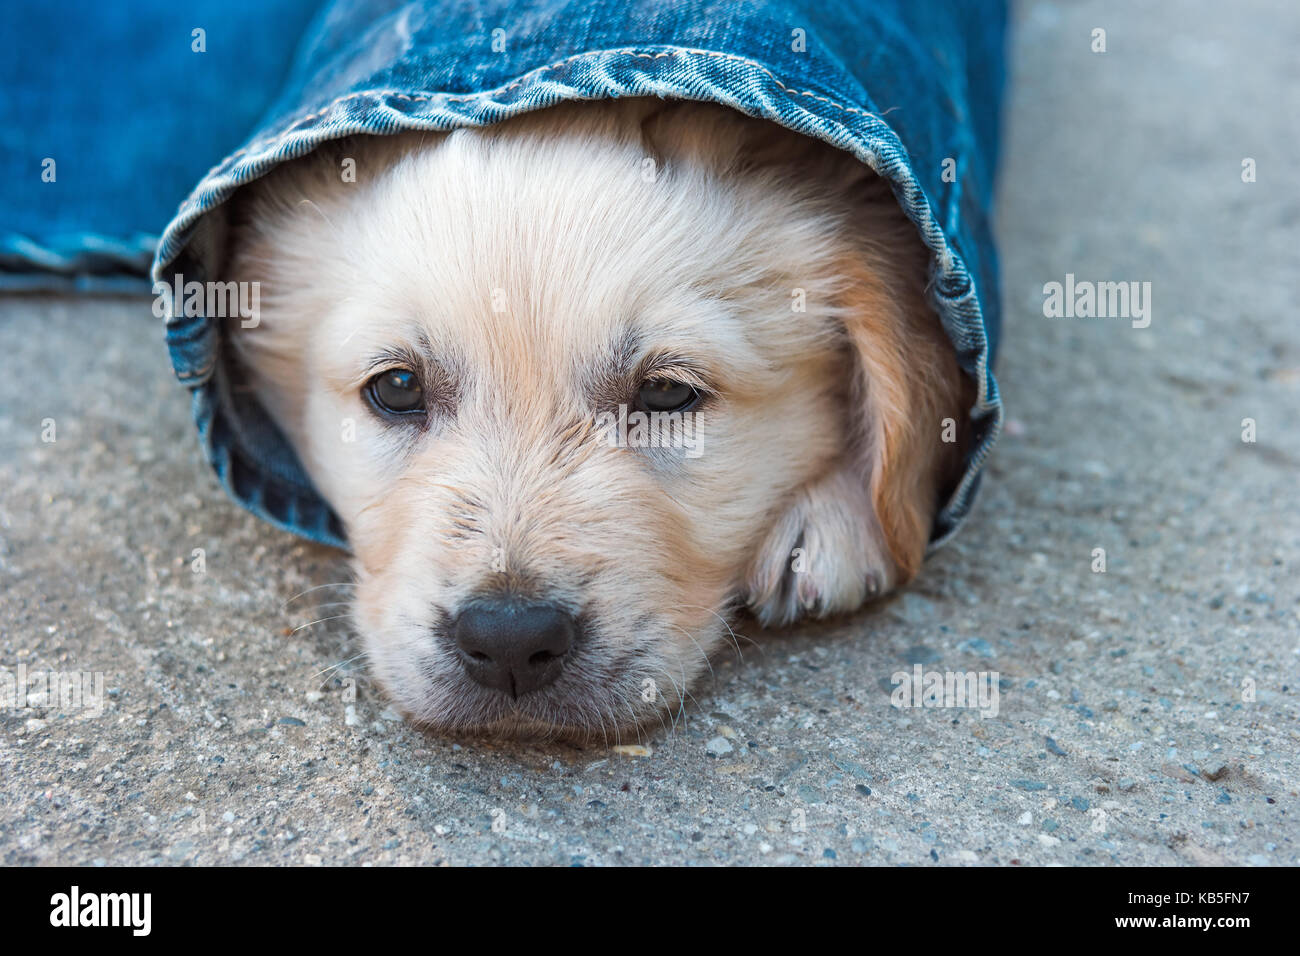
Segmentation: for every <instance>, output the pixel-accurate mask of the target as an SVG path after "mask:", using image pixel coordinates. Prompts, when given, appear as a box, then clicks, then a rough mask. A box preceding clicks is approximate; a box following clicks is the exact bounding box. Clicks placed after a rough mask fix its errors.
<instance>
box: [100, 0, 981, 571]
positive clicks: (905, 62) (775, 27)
mask: <svg viewBox="0 0 1300 956" xmlns="http://www.w3.org/2000/svg"><path fill="white" fill-rule="evenodd" d="M294 6H295V5H294V4H293V3H292V2H289V0H276V2H272V3H270V4H267V5H266V8H267V9H269V10H271V11H272V13H273V12H274V9H275V8H277V7H282V8H283V9H284V10H291V8H293V7H294ZM272 13H268V14H267V16H268V17H270V16H272ZM1005 20H1006V15H1005V9H1004V6H1003V2H1002V0H733V2H721V3H712V2H709V3H706V2H704V0H626V2H616V0H474V2H470V0H415V2H403V0H334V2H332V3H328V4H326V5H325V6H324V7H323V9H321V10H320V11H319V12H318V13H317V14H316V16H315V19H314V21H313V22H312V25H311V26H310V28H308V29H307V32H306V34H305V36H304V37H303V38H302V41H301V43H300V44H299V45H298V54H297V58H296V60H295V62H294V63H293V65H292V68H291V70H290V72H289V77H288V79H287V81H286V83H285V85H284V88H283V90H282V92H281V94H280V96H279V98H278V100H277V101H276V102H275V103H274V105H273V106H272V107H271V108H270V109H269V111H268V112H267V113H266V115H265V118H264V119H263V121H262V122H261V124H260V126H259V127H258V128H257V130H256V131H255V132H254V133H253V134H252V135H251V136H249V137H248V138H247V139H246V140H245V142H244V143H243V145H242V146H241V147H239V148H238V149H236V150H235V151H234V152H233V153H230V154H229V155H228V156H227V157H226V158H225V159H224V160H221V161H220V162H218V163H217V165H216V166H215V167H213V168H212V169H211V170H210V171H209V172H208V173H207V175H205V176H203V178H202V179H201V180H200V181H199V183H198V185H197V186H196V187H195V188H194V189H193V191H192V192H191V193H190V196H189V198H188V199H186V200H185V201H184V202H182V203H181V206H180V209H179V211H178V212H177V214H176V216H175V217H174V218H173V219H172V220H171V222H170V223H168V224H167V226H166V228H165V230H164V231H163V233H162V238H161V241H160V242H159V244H158V247H157V252H156V256H155V258H154V263H153V275H154V277H155V278H156V279H158V280H160V281H163V282H167V283H171V282H172V281H173V277H174V275H175V274H176V273H182V274H184V276H185V278H186V279H187V280H197V281H205V280H207V279H209V278H215V277H216V276H218V275H219V273H220V270H221V267H222V263H221V255H222V251H223V248H222V243H221V241H220V237H221V235H222V232H221V228H222V225H223V221H224V219H223V217H224V215H225V211H224V208H223V203H224V202H225V200H227V199H228V198H229V197H230V196H231V194H232V193H234V192H235V191H236V190H237V189H238V188H239V187H240V186H242V185H243V184H245V183H247V182H249V181H250V180H253V179H256V178H257V177H259V176H261V175H263V174H264V173H266V172H267V171H268V170H269V169H271V168H272V167H274V166H275V165H276V164H278V163H281V162H283V161H285V160H287V159H291V158H294V157H297V156H301V155H303V154H304V153H307V152H309V151H311V150H312V149H313V148H315V147H316V146H318V145H319V144H321V143H323V142H325V141H328V140H332V139H336V138H338V137H342V136H347V135H351V134H357V133H371V134H384V133H395V132H399V131H403V130H443V129H448V128H452V127H457V126H478V125H485V124H490V123H495V122H498V121H500V120H502V119H505V118H507V117H510V116H515V115H517V114H520V113H524V112H527V111H529V110H535V109H540V108H543V107H546V106H550V105H552V104H555V103H560V102H564V101H566V100H577V99H601V98H607V97H619V96H646V95H651V96H661V97H667V98H675V99H691V100H706V101H714V102H717V103H721V104H724V105H727V106H730V107H732V108H734V109H737V110H740V111H742V112H744V113H748V114H750V115H753V116H757V117H765V118H767V119H769V120H772V121H773V122H776V123H780V124H781V125H783V126H787V127H789V128H790V129H792V130H795V131H797V132H800V133H804V134H806V135H808V136H813V137H816V138H818V139H821V140H824V141H826V142H827V143H830V144H832V145H834V146H836V147H839V148H840V149H843V150H846V151H848V152H851V153H852V154H853V155H854V156H856V157H857V158H858V159H860V160H861V161H862V162H863V163H866V164H867V165H869V166H870V167H871V168H872V169H874V170H876V172H878V173H879V174H880V175H881V176H883V177H885V178H886V179H887V180H889V182H890V183H891V184H892V186H893V190H894V193H895V195H896V196H897V198H898V201H899V204H900V205H901V206H902V208H903V210H904V211H905V212H906V214H907V216H908V217H909V218H910V219H911V221H912V222H913V223H914V224H915V225H916V228H917V230H918V231H919V232H920V235H921V237H922V239H923V241H924V242H925V244H926V245H927V246H928V247H929V249H930V250H931V252H932V270H931V283H930V290H931V293H930V294H931V302H932V304H933V306H934V308H935V310H936V312H937V313H938V314H939V317H940V318H941V320H942V322H943V327H944V329H945V330H946V331H947V333H948V336H949V338H950V339H951V340H952V344H953V347H954V348H955V349H956V351H957V355H958V357H959V360H960V362H961V366H962V368H963V369H964V370H965V371H966V372H967V373H968V374H970V375H971V376H972V377H973V379H974V380H975V381H976V382H977V383H978V385H979V392H978V398H977V400H976V403H975V405H974V407H973V408H972V409H971V415H972V419H973V422H974V425H975V436H976V440H975V443H974V446H973V448H972V450H971V452H970V455H969V458H968V461H967V465H966V470H965V474H964V477H963V478H962V480H961V482H960V484H959V485H958V487H957V488H956V489H955V491H954V492H953V493H952V495H951V497H950V499H949V500H948V501H947V502H946V503H945V504H944V506H943V508H942V510H941V511H940V514H939V515H938V518H937V520H936V524H935V528H934V534H933V539H932V544H933V545H936V546H937V545H938V544H940V543H942V542H943V541H944V540H946V539H947V538H948V537H949V536H950V535H951V534H952V533H953V532H954V531H955V530H956V528H957V527H958V525H959V524H960V523H961V521H962V520H963V519H964V518H965V516H966V514H967V512H968V511H969V509H970V506H971V502H972V499H973V495H974V493H975V490H976V488H977V485H978V483H979V477H980V470H981V466H982V465H983V463H984V461H985V458H986V457H987V455H988V453H989V450H990V448H991V447H992V445H993V443H994V441H995V440H996V438H997V436H998V434H999V432H1000V430H1001V423H1002V404H1001V400H1000V398H999V396H998V389H997V383H996V381H995V380H994V377H993V373H992V364H993V357H994V353H995V350H996V346H997V337H998V330H999V326H1000V316H999V302H998V290H997V260H996V253H995V249H994V245H993V239H992V235H991V233H990V228H989V214H990V203H991V199H992V192H993V177H994V170H995V167H996V163H997V145H998V121H999V106H1000V98H1001V88H1002V83H1003V63H1004V51H1003V45H1004V32H1005ZM281 39H282V43H283V44H284V45H285V48H286V49H287V48H288V45H289V44H290V38H289V37H288V36H284V37H282V38H281ZM246 68H248V64H247V61H246V59H245V58H243V57H241V56H240V55H239V54H238V53H236V55H235V56H234V57H233V58H232V59H231V60H230V61H229V62H228V63H226V65H225V66H224V68H223V69H224V71H225V75H226V76H227V77H229V78H232V81H237V79H238V75H239V73H240V71H243V70H245V69H246ZM105 80H106V81H107V82H110V83H111V82H114V81H115V78H113V77H106V78H105ZM218 109H219V107H218ZM137 135H138V134H137ZM205 145H206V144H205ZM160 148H166V149H181V150H186V149H191V148H193V144H191V143H185V142H181V143H167V144H160ZM209 158H212V157H209ZM221 339H222V333H221V331H220V328H219V324H218V323H217V322H216V321H214V320H211V319H209V318H208V317H205V316H202V315H191V316H177V317H175V318H172V319H169V321H168V323H167V341H168V345H169V347H170V350H171V357H172V362H173V364H174V366H175V370H176V375H177V377H178V378H179V379H180V381H181V382H183V383H184V384H185V385H187V386H189V387H190V388H191V389H192V390H193V402H194V414H195V419H196V421H197V422H198V426H199V432H200V435H201V437H202V441H203V443H204V447H205V449H206V452H207V455H208V457H209V459H210V460H211V461H212V463H213V465H214V467H215V468H216V470H217V473H218V475H220V477H221V480H222V482H223V483H224V484H225V486H226V488H227V489H228V490H229V491H230V493H231V494H232V495H233V496H234V497H235V499H236V500H238V501H239V502H240V503H241V504H243V505H244V506H245V507H247V508H249V509H250V510H252V511H254V512H255V513H257V514H259V515H261V516H262V517H264V518H266V519H267V520H269V521H272V522H274V523H275V524H277V525H279V526H281V527H284V528H287V529H289V530H291V531H294V532H297V533H299V534H302V535H304V536H306V537H308V538H312V539H314V540H317V541H322V542H326V543H329V544H334V545H338V546H340V547H346V542H345V540H344V537H343V532H342V529H341V528H340V526H339V523H338V521H337V519H336V518H335V517H334V515H333V514H332V513H331V511H330V509H329V507H328V506H327V505H326V504H325V502H324V501H323V500H322V499H321V498H320V496H319V495H318V494H317V493H316V491H315V490H314V489H313V488H312V485H311V482H310V480H309V479H308V477H307V475H306V474H305V472H304V471H303V469H302V467H301V465H300V464H299V462H298V461H297V459H296V458H295V456H294V454H293V452H292V450H291V449H290V447H289V445H288V443H287V442H286V441H285V440H284V438H283V436H282V435H280V434H279V432H278V431H277V430H276V428H275V426H274V425H273V424H272V423H271V422H270V420H269V418H268V416H267V415H266V413H265V412H264V411H263V409H262V408H261V406H260V405H258V403H257V401H256V399H255V397H252V396H250V395H249V394H248V393H247V392H246V391H244V390H241V389H238V388H235V387H234V385H235V382H234V381H233V378H234V375H235V374H236V373H235V370H233V369H232V368H230V367H229V365H228V363H227V362H226V361H225V360H224V355H225V352H224V351H223V348H222V341H221Z"/></svg>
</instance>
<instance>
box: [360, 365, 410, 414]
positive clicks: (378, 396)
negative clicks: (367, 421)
mask: <svg viewBox="0 0 1300 956" xmlns="http://www.w3.org/2000/svg"><path fill="white" fill-rule="evenodd" d="M366 393H367V394H368V395H369V396H370V401H371V402H372V403H374V405H375V407H376V408H378V409H379V410H380V411H382V412H388V413H389V414H390V415H411V414H413V413H415V412H421V413H422V412H423V411H424V389H423V388H422V387H421V386H420V379H419V376H417V375H416V374H415V373H414V372H412V371H411V370H410V369H406V368H393V369H389V370H388V371H386V372H380V373H379V374H378V375H376V376H375V377H374V378H372V379H371V380H370V381H369V382H367V383H366Z"/></svg>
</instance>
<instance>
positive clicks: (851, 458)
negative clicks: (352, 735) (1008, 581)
mask: <svg viewBox="0 0 1300 956" xmlns="http://www.w3.org/2000/svg"><path fill="white" fill-rule="evenodd" d="M349 161H351V162H349ZM348 168H354V169H355V177H352V176H344V175H342V174H341V170H344V169H348ZM353 178H354V179H355V181H350V180H352V179H353ZM233 220H234V229H233V230H232V234H231V250H230V259H229V264H230V268H229V276H228V277H229V278H233V279H238V280H241V281H257V282H260V283H261V294H262V318H261V322H260V324H259V325H258V326H257V327H256V328H252V329H245V328H241V327H239V326H238V324H236V325H233V326H232V327H231V329H230V331H229V336H230V340H231V341H232V342H233V344H234V347H235V349H236V352H237V355H238V357H239V361H240V362H241V363H242V364H243V365H244V366H246V369H247V371H248V373H249V376H250V378H251V381H252V383H253V385H254V387H255V388H256V389H257V391H258V394H259V397H260V398H261V400H262V401H263V402H264V403H265V405H266V406H267V408H268V410H269V411H270V412H271V414H272V416H273V417H274V419H275V420H276V421H277V422H278V423H279V425H280V426H281V427H282V428H283V430H284V432H285V433H286V435H288V437H289V439H290V440H291V442H292V443H293V445H294V447H295V449H296V451H297V453H298V455H299V456H300V458H301V459H302V461H303V463H304V465H305V467H306V468H307V470H308V473H309V474H310V475H311V476H312V478H313V480H314V482H315V483H316V485H317V487H318V488H319V490H320V492H321V493H322V494H323V496H324V497H325V498H326V500H328V501H329V502H330V504H331V505H332V506H333V508H334V509H335V511H336V512H337V513H338V515H339V517H340V518H341V520H342V523H343V525H344V527H345V528H346V532H347V536H348V541H349V543H350V545H351V547H352V550H353V553H354V559H355V574H356V585H357V586H356V591H355V604H354V608H353V616H354V618H355V623H356V627H357V629H358V630H359V632H360V634H361V637H362V640H363V642H364V648H365V650H366V652H367V654H368V657H369V660H370V664H371V667H372V670H373V673H374V676H375V677H376V679H377V680H378V681H379V682H380V683H381V684H382V686H383V687H384V688H385V689H386V691H387V693H388V694H389V695H390V696H391V697H392V699H393V701H394V702H395V703H396V704H397V705H398V707H399V708H400V709H401V710H403V711H404V712H405V713H406V714H407V715H408V716H409V717H410V718H411V719H412V720H414V721H416V722H418V723H421V724H424V725H428V726H431V727H434V728H437V729H440V730H444V731H457V732H460V731H473V732H489V733H498V734H510V735H528V736H535V735H563V736H569V737H582V736H584V735H588V734H593V733H594V734H602V733H603V734H605V735H606V736H610V735H613V734H615V733H617V732H627V731H628V730H630V729H631V728H633V727H635V726H637V725H640V724H642V723H644V722H645V721H647V720H649V719H653V718H656V717H660V718H662V717H663V716H664V712H665V709H672V708H676V707H678V706H679V705H680V703H681V701H682V700H683V699H684V695H685V692H686V690H687V688H688V687H689V685H690V684H691V682H692V681H693V680H695V679H696V677H697V676H698V675H699V674H700V672H701V670H702V669H704V668H705V667H706V666H707V663H706V656H707V655H708V654H709V653H710V652H712V651H714V650H716V649H718V648H719V646H721V645H722V644H723V643H724V642H725V641H727V640H728V639H729V634H728V624H727V620H728V618H729V617H730V616H731V615H732V614H733V613H734V612H735V611H736V610H737V609H738V608H739V606H740V605H742V604H747V605H748V606H749V607H750V608H751V609H752V610H753V612H754V613H755V614H756V615H757V617H758V618H759V619H760V620H761V621H762V622H764V623H767V624H786V623H789V622H792V621H795V620H796V619H798V618H800V617H803V616H814V617H821V616H824V615H828V614H833V613H836V612H843V611H850V610H853V609H855V608H857V607H859V606H860V605H861V604H862V603H863V602H864V601H867V600H869V599H871V598H874V597H877V596H879V595H881V594H883V593H885V592H886V591H889V590H890V589H891V588H895V587H897V586H898V585H900V584H902V583H903V582H905V581H907V580H908V579H909V578H911V577H912V576H913V575H914V574H916V572H917V569H918V567H919V566H920V564H921V560H922V556H923V554H924V552H925V549H926V545H927V541H928V538H929V535H930V529H931V523H932V520H933V518H934V515H935V512H936V510H937V508H938V507H939V504H940V501H941V497H942V496H943V495H944V493H945V492H946V491H948V490H949V488H950V486H951V483H952V481H953V480H954V479H955V477H956V475H957V472H958V470H959V467H960V462H961V458H962V453H963V446H964V433H965V428H964V423H965V422H966V420H967V410H968V409H969V407H970V405H971V398H972V394H973V393H972V391H971V388H972V386H970V385H969V384H968V383H967V382H966V380H965V378H964V376H963V375H962V373H961V372H960V370H959V369H958V365H957V361H956V357H955V354H954V351H953V349H952V347H951V346H950V345H949V343H948V341H947V339H946V338H945V337H944V334H943V332H942V330H941V329H940V327H939V323H938V319H937V317H936V316H935V315H934V314H933V312H932V311H931V309H930V308H929V307H928V306H927V305H926V303H925V301H924V287H925V283H926V269H927V261H928V259H927V253H926V251H925V250H924V249H923V248H922V246H921V244H920V241H919V239H918V237H917V235H916V230H915V229H914V228H913V227H912V226H911V225H910V224H909V223H908V222H907V221H906V220H905V219H904V217H903V215H902V213H901V212H900V211H899V209H898V206H897V204H896V203H895V201H894V199H893V197H892V195H891V194H890V192H889V190H888V189H887V188H886V187H885V186H884V185H883V184H882V182H881V181H880V180H878V179H877V178H876V177H875V175H874V174H873V173H871V172H870V170H868V169H867V168H866V167H864V166H863V165H862V164H861V163H859V162H857V161H856V160H855V159H853V157H851V156H849V155H847V154H844V153H841V152H838V151H836V150H834V149H831V148H830V147H827V146H825V145H824V144H820V143H818V142H815V141H813V140H811V139H808V138H805V137H801V136H798V135H796V134H793V133H790V132H787V131H785V130H783V129H781V128H780V127H778V126H776V125H773V124H770V123H766V122H762V121H757V120H753V119H750V118H747V117H744V116H742V115H741V114H739V113H734V112H732V111H729V110H726V109H724V108H721V107H717V106H712V105H702V104H691V103H666V102H663V101H658V100H628V101H620V102H608V103H601V104H597V103H581V104H570V105H566V106H563V107H557V108H553V109H550V110H545V111H541V112H538V113H533V114H529V115H526V116H523V117H519V118H516V119H512V120H509V121H506V122H502V123H500V124H499V125H495V126H491V127H488V128H483V129H460V130H456V131H454V132H451V133H428V134H420V133H408V134H403V135H399V136H394V137H369V138H363V139H354V140H347V141H342V142H340V143H336V144H333V146H331V147H327V148H325V149H322V150H320V151H318V152H317V153H315V154H313V155H312V156H310V157H309V158H306V159H304V160H300V161H298V162H297V163H293V164H289V165H286V166H284V167H281V168H280V169H278V170H276V171H275V172H273V173H272V174H271V175H269V176H267V177H266V178H265V179H263V180H261V181H259V182H258V183H256V184H254V185H253V186H251V187H249V188H248V189H246V190H245V192H244V194H243V195H242V196H241V197H238V205H237V207H236V212H235V215H234V217H233ZM945 420H947V422H946V426H947V431H948V432H949V434H947V435H945ZM953 423H956V424H957V427H958V431H959V435H958V439H957V440H956V441H954V440H953V435H952V434H951V431H952V429H953ZM945 438H946V439H947V440H945Z"/></svg>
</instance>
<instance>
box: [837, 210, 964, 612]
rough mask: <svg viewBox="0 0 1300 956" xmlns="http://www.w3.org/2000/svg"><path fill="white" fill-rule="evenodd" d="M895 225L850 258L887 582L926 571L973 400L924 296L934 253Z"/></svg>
mask: <svg viewBox="0 0 1300 956" xmlns="http://www.w3.org/2000/svg"><path fill="white" fill-rule="evenodd" d="M889 201H891V202H892V197H891V199H890V200H889ZM880 225H882V226H883V225H884V224H883V223H880ZM891 225H892V228H887V229H885V230H884V231H883V234H882V233H881V232H877V233H876V234H875V235H873V236H872V237H871V238H870V240H868V241H865V242H863V243H861V245H860V248H858V249H856V250H854V251H853V252H852V253H850V254H849V255H848V257H847V258H846V260H845V261H844V262H843V263H842V270H843V275H844V277H845V279H846V280H847V281H846V285H845V287H844V292H843V312H842V315H843V322H844V325H845V330H846V332H847V334H848V338H849V341H850V342H851V344H852V351H853V357H854V364H855V366H856V368H855V372H854V375H855V380H854V385H853V390H852V407H851V408H850V414H851V415H852V416H853V418H854V422H853V425H854V428H853V431H854V435H855V438H856V442H857V449H856V457H857V462H858V466H859V468H860V473H861V477H862V478H864V479H865V480H866V482H867V486H868V489H869V496H870V502H871V508H872V510H873V512H874V516H875V521H876V524H877V526H878V533H879V535H880V537H881V541H880V542H879V544H880V548H879V551H880V553H881V554H882V555H883V556H887V557H888V558H889V560H890V562H891V563H892V565H893V567H892V568H891V569H887V573H886V575H885V580H882V581H881V582H880V583H881V585H882V587H884V588H888V587H897V586H898V585H900V584H903V583H905V582H906V581H908V580H909V579H911V578H912V577H913V576H915V574H916V573H917V571H918V570H919V569H920V566H921V560H922V558H923V557H924V556H925V550H926V545H927V544H928V543H929V540H930V530H931V527H932V524H933V522H934V517H935V514H936V513H937V512H938V509H939V507H940V505H941V500H940V499H941V496H942V495H943V494H945V493H946V492H947V491H948V490H949V489H950V488H951V486H952V484H953V482H954V481H955V480H956V478H957V476H958V475H959V474H960V468H961V464H962V460H963V457H964V454H965V448H966V444H967V439H968V433H969V428H968V410H969V409H970V407H971V404H972V401H973V394H972V390H973V383H972V382H971V381H970V380H969V379H968V378H967V377H966V376H965V375H964V374H963V373H962V371H961V369H960V367H959V366H958V364H957V355H956V352H955V351H954V350H953V347H952V345H951V343H950V342H949V341H948V339H947V336H946V335H945V334H944V332H943V328H942V327H941V325H940V323H939V319H938V317H937V316H936V315H935V314H934V311H933V310H932V309H931V308H930V307H929V306H928V305H927V303H926V302H925V297H924V283H925V270H926V264H927V261H928V254H927V253H926V252H925V250H924V249H923V248H922V247H921V244H920V240H919V239H918V238H917V237H916V235H915V231H914V230H913V228H912V226H911V224H910V223H906V222H903V223H897V222H894V223H893V224H891ZM900 230H905V232H903V234H899V233H900Z"/></svg>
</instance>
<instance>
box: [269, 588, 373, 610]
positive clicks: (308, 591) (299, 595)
mask: <svg viewBox="0 0 1300 956" xmlns="http://www.w3.org/2000/svg"><path fill="white" fill-rule="evenodd" d="M356 586H357V585H356V583H355V582H353V581H334V582H332V583H330V584H318V585H316V586H315V587H314V588H308V589H307V590H305V591H299V592H298V593H297V594H295V595H294V596H293V597H291V598H289V600H287V601H285V602H284V605H283V606H282V607H281V608H280V610H282V611H283V610H287V609H288V607H289V605H290V604H292V603H293V602H294V601H296V600H298V598H300V597H302V596H303V595H304V594H311V592H312V591H319V590H320V589H321V588H354V587H356Z"/></svg>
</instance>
